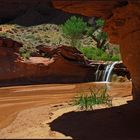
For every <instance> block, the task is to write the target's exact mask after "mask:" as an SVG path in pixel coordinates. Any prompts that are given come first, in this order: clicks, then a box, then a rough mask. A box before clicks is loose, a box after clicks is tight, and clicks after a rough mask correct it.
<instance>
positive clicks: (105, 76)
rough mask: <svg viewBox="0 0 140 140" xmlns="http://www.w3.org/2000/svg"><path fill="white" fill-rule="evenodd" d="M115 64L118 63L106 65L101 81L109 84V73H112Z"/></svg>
mask: <svg viewBox="0 0 140 140" xmlns="http://www.w3.org/2000/svg"><path fill="white" fill-rule="evenodd" d="M117 63H119V62H117V61H116V62H114V63H112V64H109V65H107V67H106V69H105V73H104V76H103V81H105V82H109V78H110V75H111V72H112V70H113V68H114V66H115V65H116V64H117Z"/></svg>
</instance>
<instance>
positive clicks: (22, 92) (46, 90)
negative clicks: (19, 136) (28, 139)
mask: <svg viewBox="0 0 140 140" xmlns="http://www.w3.org/2000/svg"><path fill="white" fill-rule="evenodd" d="M97 85H98V86H103V85H104V84H103V83H82V84H50V85H49V84H46V85H45V84H44V85H33V86H31V85H30V86H14V87H3V88H0V129H2V128H4V127H6V126H8V125H9V124H11V122H13V121H14V120H15V118H16V116H17V114H18V113H19V112H21V111H23V110H25V109H31V108H36V107H41V106H46V105H53V104H59V103H63V102H68V101H70V100H71V99H73V97H75V96H76V95H77V94H79V92H80V91H81V90H82V91H83V90H85V91H87V89H89V87H93V86H97ZM108 88H109V94H110V95H111V96H112V97H126V96H130V95H131V83H130V82H125V83H111V84H108Z"/></svg>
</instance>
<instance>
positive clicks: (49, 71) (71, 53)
mask: <svg viewBox="0 0 140 140" xmlns="http://www.w3.org/2000/svg"><path fill="white" fill-rule="evenodd" d="M20 47H22V44H21V43H18V42H16V41H13V40H11V39H3V38H0V85H1V86H3V85H17V84H39V83H76V82H89V81H93V80H94V76H91V75H93V73H95V70H96V69H95V67H94V66H92V65H89V64H88V63H87V62H86V60H85V58H84V56H83V55H82V54H81V53H80V52H79V51H78V50H77V49H75V48H72V47H68V46H67V47H65V46H60V47H59V46H57V47H56V48H52V47H48V46H47V47H45V46H38V47H37V49H38V51H39V54H37V55H35V54H34V57H30V59H28V60H23V59H22V58H21V57H20V55H19V48H20ZM42 53H44V54H47V57H41V55H42ZM39 56H40V57H39Z"/></svg>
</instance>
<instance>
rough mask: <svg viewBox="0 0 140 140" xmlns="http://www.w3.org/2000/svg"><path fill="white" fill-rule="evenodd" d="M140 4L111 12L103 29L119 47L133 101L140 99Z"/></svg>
mask: <svg viewBox="0 0 140 140" xmlns="http://www.w3.org/2000/svg"><path fill="white" fill-rule="evenodd" d="M139 8H140V3H137V4H129V5H127V6H125V7H123V8H117V9H116V10H114V11H113V16H112V17H111V18H110V19H109V20H108V21H107V23H106V24H107V26H106V28H105V30H106V31H108V33H109V37H110V40H111V41H112V42H113V43H118V44H120V45H121V54H122V59H123V62H124V64H125V65H126V66H127V67H128V69H129V71H130V73H131V76H132V82H133V95H134V99H140V65H139V63H140V11H139Z"/></svg>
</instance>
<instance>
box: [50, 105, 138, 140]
mask: <svg viewBox="0 0 140 140" xmlns="http://www.w3.org/2000/svg"><path fill="white" fill-rule="evenodd" d="M50 127H51V130H52V131H57V132H60V133H62V134H64V135H66V136H71V137H72V138H74V139H93V140H140V107H139V106H138V105H136V104H133V103H129V104H126V105H122V106H119V107H112V108H108V109H101V110H96V111H87V112H86V111H82V112H69V113H65V114H63V115H62V116H60V117H58V118H57V119H55V120H54V121H53V122H51V123H50Z"/></svg>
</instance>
